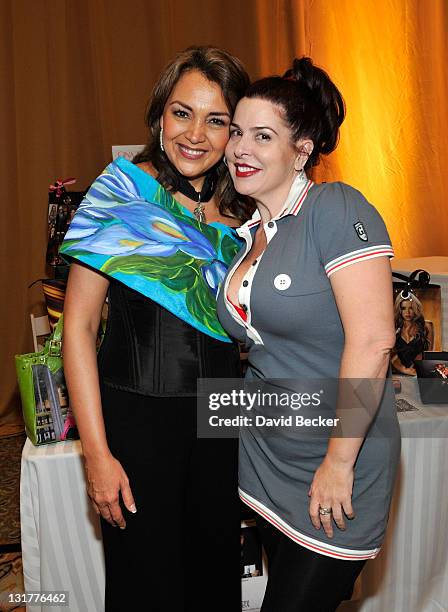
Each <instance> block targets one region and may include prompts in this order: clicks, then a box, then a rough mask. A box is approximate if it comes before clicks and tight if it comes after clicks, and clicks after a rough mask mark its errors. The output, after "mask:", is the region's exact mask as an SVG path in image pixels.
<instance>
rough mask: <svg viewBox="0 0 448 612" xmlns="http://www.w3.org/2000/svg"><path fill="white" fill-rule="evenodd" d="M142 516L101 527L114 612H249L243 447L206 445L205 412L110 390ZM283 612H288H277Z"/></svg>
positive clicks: (111, 435) (109, 424)
mask: <svg viewBox="0 0 448 612" xmlns="http://www.w3.org/2000/svg"><path fill="white" fill-rule="evenodd" d="M102 403H103V414H104V420H105V426H106V434H107V439H108V443H109V446H110V449H111V452H112V453H113V455H114V456H115V457H117V458H118V459H119V460H120V462H121V463H122V465H123V467H124V469H125V471H126V473H127V475H128V478H129V481H130V486H131V488H132V491H133V495H134V498H135V503H136V506H137V513H136V514H135V515H134V514H131V513H129V512H128V511H127V510H125V509H123V511H124V514H125V518H126V521H127V527H126V529H125V530H121V529H119V528H118V527H112V526H111V525H109V524H108V523H107V522H106V521H104V520H101V528H102V533H103V545H104V550H105V558H106V606H105V611H106V612H115V611H120V612H122V611H123V610H147V611H148V612H162V611H163V612H165V611H167V610H172V611H176V612H202V611H204V612H205V611H206V610H207V611H210V610H213V611H214V612H240V611H241V592H240V588H241V579H240V554H241V553H240V535H239V532H240V505H239V500H238V495H237V441H236V440H231V439H226V440H224V439H217V440H214V439H210V440H207V439H201V440H198V439H197V438H196V402H195V400H194V399H191V398H171V399H166V398H152V397H151V398H149V397H144V396H142V395H138V394H135V393H129V392H124V391H119V390H116V389H112V388H110V387H103V388H102ZM277 612H278V611H277Z"/></svg>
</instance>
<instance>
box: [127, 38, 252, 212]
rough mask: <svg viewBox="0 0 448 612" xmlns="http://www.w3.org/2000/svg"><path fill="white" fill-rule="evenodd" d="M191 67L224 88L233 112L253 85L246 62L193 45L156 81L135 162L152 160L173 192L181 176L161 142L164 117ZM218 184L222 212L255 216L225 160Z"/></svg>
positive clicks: (178, 56) (166, 186)
mask: <svg viewBox="0 0 448 612" xmlns="http://www.w3.org/2000/svg"><path fill="white" fill-rule="evenodd" d="M190 70H197V71H198V72H200V73H201V74H203V75H204V77H205V78H207V79H208V80H209V81H212V82H214V83H217V84H218V85H219V86H220V87H221V90H222V94H223V96H224V100H225V101H226V104H227V106H228V109H229V111H230V114H231V115H233V113H234V111H235V107H236V105H237V103H238V101H239V100H240V98H242V97H243V95H244V93H245V91H246V89H247V88H248V86H249V82H250V81H249V76H248V74H247V72H246V70H245V69H244V67H243V65H242V63H241V62H240V61H239V60H238V59H237V58H236V57H233V56H232V55H230V54H229V53H227V52H226V51H223V50H222V49H217V48H216V47H189V48H188V49H186V50H185V51H182V52H181V53H179V54H178V55H177V56H176V57H175V58H174V59H173V60H172V61H171V62H170V63H169V64H168V65H167V66H166V68H165V70H164V71H163V72H162V74H161V76H160V78H159V80H158V81H157V83H156V84H155V86H154V88H153V90H152V94H151V98H150V101H149V103H148V107H147V110H146V115H145V123H146V125H147V127H148V128H149V141H148V143H147V145H146V147H145V148H144V149H143V151H142V152H141V153H139V154H138V155H136V157H135V158H134V160H133V161H134V163H135V164H136V163H141V162H150V163H151V164H152V165H153V166H154V168H155V169H156V170H157V172H158V175H157V180H158V181H159V182H160V183H161V184H162V185H163V187H165V188H166V189H168V190H169V191H171V192H176V191H178V186H179V185H178V178H177V176H176V173H175V172H174V171H173V168H172V167H171V164H170V163H169V160H168V158H167V156H166V153H165V152H164V151H162V150H161V148H160V146H159V137H160V118H161V116H162V114H163V110H164V108H165V104H166V102H167V100H168V98H169V96H170V94H171V92H172V90H173V87H174V86H175V85H176V83H177V82H178V80H179V79H180V77H181V76H182V75H183V74H184V73H185V72H188V71H190ZM217 172H218V184H217V188H216V194H217V197H218V202H219V211H220V213H221V214H222V215H225V216H233V217H236V218H238V219H240V221H242V222H244V221H246V220H247V219H249V218H250V217H251V216H252V213H253V211H254V204H253V202H252V200H251V199H250V198H246V197H244V196H240V195H238V194H237V193H236V191H235V189H234V187H233V183H232V180H231V178H230V176H229V173H228V171H227V168H226V166H225V164H224V162H223V161H222V160H221V161H220V162H219V163H218V165H217Z"/></svg>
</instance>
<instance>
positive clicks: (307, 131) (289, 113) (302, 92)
mask: <svg viewBox="0 0 448 612" xmlns="http://www.w3.org/2000/svg"><path fill="white" fill-rule="evenodd" d="M246 97H247V98H261V99H263V100H269V101H270V102H272V104H275V105H277V106H280V107H282V108H283V111H284V115H285V119H286V122H287V124H288V126H289V129H290V130H291V140H292V141H293V142H297V141H299V140H302V139H310V140H312V141H313V145H314V147H313V151H312V153H311V155H310V156H309V158H308V161H307V162H306V164H305V169H308V168H310V167H311V166H315V165H316V164H318V163H319V156H320V155H321V154H324V155H327V154H328V153H331V152H332V151H334V149H335V148H336V145H337V143H338V138H339V127H340V125H341V123H342V122H343V121H344V118H345V105H344V100H343V98H342V96H341V94H340V92H339V90H338V88H337V87H336V85H335V84H334V83H333V82H332V80H331V79H330V77H329V76H328V74H327V73H326V72H325V71H324V70H322V68H318V67H317V66H314V65H313V62H312V61H311V60H310V58H309V57H302V58H300V59H295V60H294V61H293V64H292V67H291V68H290V69H289V70H287V71H286V72H285V74H284V75H283V77H279V76H272V77H266V78H264V79H260V80H259V81H255V83H252V85H251V86H250V87H249V89H248V90H247V91H246Z"/></svg>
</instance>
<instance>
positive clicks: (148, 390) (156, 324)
mask: <svg viewBox="0 0 448 612" xmlns="http://www.w3.org/2000/svg"><path fill="white" fill-rule="evenodd" d="M108 297H109V314H108V320H107V329H106V335H105V337H104V340H103V343H102V345H101V349H100V351H99V354H98V370H99V375H100V379H101V380H102V381H103V383H105V384H107V385H109V386H112V387H114V388H116V389H121V390H125V391H133V392H136V393H141V394H143V395H157V396H167V397H171V396H195V395H196V392H197V391H196V380H197V379H198V378H239V377H240V376H241V369H240V357H239V351H238V347H237V345H236V344H234V343H227V342H221V341H220V340H216V339H215V338H212V337H211V336H208V335H207V334H203V333H201V332H200V331H198V330H197V329H195V328H194V327H191V326H190V325H188V323H185V322H184V321H182V320H181V319H179V318H178V317H176V316H175V315H173V314H172V313H171V312H170V311H169V310H167V309H166V308H163V307H162V306H160V305H159V304H157V303H156V302H153V301H152V300H149V299H148V298H146V297H144V296H143V295H141V294H140V293H138V292H137V291H134V290H132V289H130V288H129V287H126V286H125V285H123V284H122V283H120V282H118V281H112V282H111V284H110V287H109V293H108Z"/></svg>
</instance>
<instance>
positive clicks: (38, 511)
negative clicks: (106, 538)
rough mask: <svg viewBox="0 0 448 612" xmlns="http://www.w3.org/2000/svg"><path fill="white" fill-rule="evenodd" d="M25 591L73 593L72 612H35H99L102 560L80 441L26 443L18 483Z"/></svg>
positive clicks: (60, 611) (66, 610)
mask: <svg viewBox="0 0 448 612" xmlns="http://www.w3.org/2000/svg"><path fill="white" fill-rule="evenodd" d="M20 518H21V530H22V560H23V574H24V580H25V590H26V591H69V604H70V605H69V607H59V606H55V607H51V608H48V607H45V608H44V607H42V608H41V607H40V606H29V607H28V608H27V609H28V610H30V611H33V612H37V611H40V610H41V609H42V610H45V611H48V610H51V611H53V612H101V611H102V610H103V609H104V582H105V581H104V557H103V548H102V543H101V532H100V528H99V521H98V517H97V515H96V514H95V513H94V511H93V510H92V509H91V506H90V502H89V500H88V497H87V494H86V488H85V480H84V467H83V462H82V458H81V445H80V443H79V441H73V442H71V441H70V442H60V443H57V444H50V445H47V446H41V447H35V446H33V445H32V444H31V442H30V441H29V440H27V441H26V443H25V446H24V448H23V452H22V473H21V482H20Z"/></svg>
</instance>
